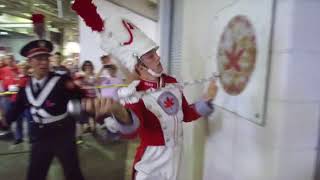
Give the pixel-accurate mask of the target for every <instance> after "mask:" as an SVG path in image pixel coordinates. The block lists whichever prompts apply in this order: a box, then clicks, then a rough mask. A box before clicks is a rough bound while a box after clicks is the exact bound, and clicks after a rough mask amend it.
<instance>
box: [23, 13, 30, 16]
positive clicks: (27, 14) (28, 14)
mask: <svg viewBox="0 0 320 180" xmlns="http://www.w3.org/2000/svg"><path fill="white" fill-rule="evenodd" d="M21 14H23V15H25V16H27V17H31V14H30V13H21Z"/></svg>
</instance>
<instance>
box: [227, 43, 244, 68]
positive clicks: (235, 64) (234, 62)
mask: <svg viewBox="0 0 320 180" xmlns="http://www.w3.org/2000/svg"><path fill="white" fill-rule="evenodd" d="M243 52H244V49H240V50H239V51H237V44H236V43H234V44H233V46H232V50H231V52H228V51H225V55H226V57H227V58H228V60H229V63H228V64H226V65H225V67H224V68H225V70H228V69H231V68H234V69H235V70H236V71H238V72H240V65H239V60H240V58H241V56H242V54H243Z"/></svg>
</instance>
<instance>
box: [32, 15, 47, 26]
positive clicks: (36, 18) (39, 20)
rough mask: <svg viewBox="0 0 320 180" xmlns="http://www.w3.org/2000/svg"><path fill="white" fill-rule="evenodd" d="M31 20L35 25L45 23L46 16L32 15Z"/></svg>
mask: <svg viewBox="0 0 320 180" xmlns="http://www.w3.org/2000/svg"><path fill="white" fill-rule="evenodd" d="M31 20H32V22H33V24H38V23H44V15H42V14H32V17H31Z"/></svg>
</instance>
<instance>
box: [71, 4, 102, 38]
mask: <svg viewBox="0 0 320 180" xmlns="http://www.w3.org/2000/svg"><path fill="white" fill-rule="evenodd" d="M72 9H73V10H74V11H76V12H77V14H78V15H79V16H81V17H82V18H83V20H84V22H85V23H86V24H87V26H89V27H91V29H92V30H93V31H98V32H101V31H103V24H104V23H103V20H102V19H101V17H100V15H99V14H98V13H97V7H96V6H95V5H94V4H93V3H92V0H75V1H74V3H73V4H72Z"/></svg>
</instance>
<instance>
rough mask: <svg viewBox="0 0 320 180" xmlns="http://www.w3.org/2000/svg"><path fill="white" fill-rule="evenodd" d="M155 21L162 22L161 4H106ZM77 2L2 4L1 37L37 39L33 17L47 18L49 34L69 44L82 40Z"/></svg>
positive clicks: (129, 0)
mask: <svg viewBox="0 0 320 180" xmlns="http://www.w3.org/2000/svg"><path fill="white" fill-rule="evenodd" d="M106 1H109V2H112V3H114V4H116V5H118V6H121V7H124V8H126V9H129V10H131V11H133V12H135V13H137V14H140V15H142V16H144V17H146V18H148V19H151V20H153V21H157V20H158V8H157V5H158V3H157V0H106ZM72 2H73V0H0V38H1V35H2V36H4V35H6V36H8V35H15V34H24V35H29V36H30V35H33V30H32V24H31V20H30V17H31V14H32V13H36V12H37V13H41V14H44V15H45V18H46V19H45V22H46V24H47V31H52V32H57V33H62V34H63V36H64V39H65V40H67V41H77V39H78V17H77V15H76V14H75V12H74V11H72V10H71V4H72Z"/></svg>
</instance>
